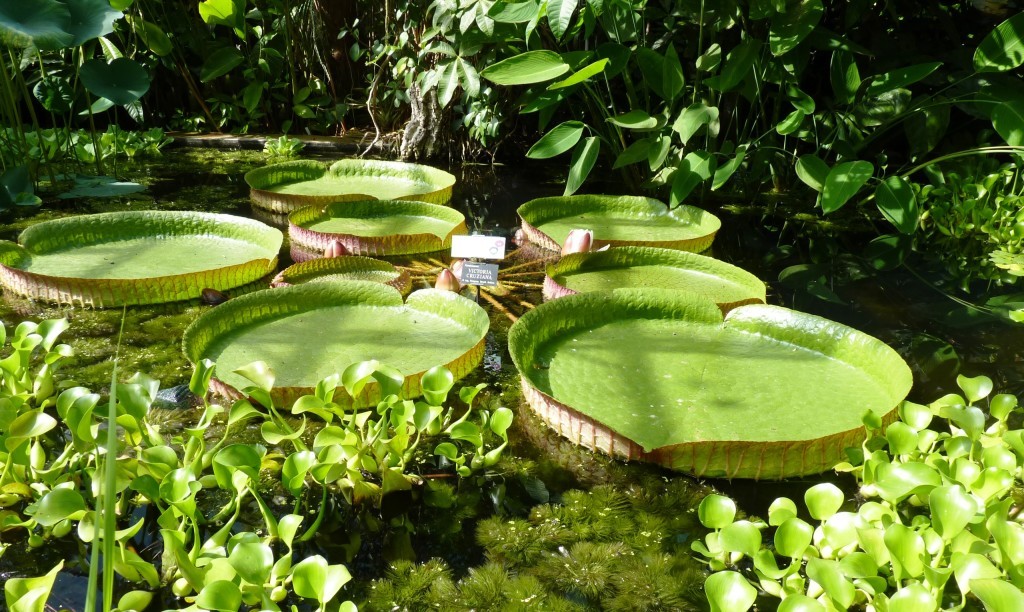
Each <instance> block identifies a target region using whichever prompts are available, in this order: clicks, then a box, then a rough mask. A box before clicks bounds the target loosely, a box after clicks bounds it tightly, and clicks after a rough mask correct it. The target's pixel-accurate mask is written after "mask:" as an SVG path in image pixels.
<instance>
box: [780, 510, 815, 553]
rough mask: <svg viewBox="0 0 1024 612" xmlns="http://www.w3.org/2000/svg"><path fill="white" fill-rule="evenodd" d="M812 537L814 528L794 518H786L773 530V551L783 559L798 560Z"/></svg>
mask: <svg viewBox="0 0 1024 612" xmlns="http://www.w3.org/2000/svg"><path fill="white" fill-rule="evenodd" d="M813 537H814V527H811V525H810V524H808V523H807V522H806V521H804V520H803V519H800V518H797V517H795V516H794V517H791V518H788V519H786V521H785V522H783V523H782V524H781V525H779V528H778V529H776V530H775V550H776V551H777V552H778V553H779V554H780V555H783V556H785V557H789V558H791V559H799V558H801V557H803V554H804V551H805V550H807V547H808V546H810V544H811V539H812V538H813Z"/></svg>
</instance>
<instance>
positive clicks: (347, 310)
mask: <svg viewBox="0 0 1024 612" xmlns="http://www.w3.org/2000/svg"><path fill="white" fill-rule="evenodd" d="M488 325H489V320H488V317H487V313H485V312H484V310H483V309H482V308H481V307H480V306H478V305H477V304H476V303H475V302H473V301H471V300H468V299H466V298H463V297H461V296H459V295H458V294H456V293H453V292H451V291H439V290H436V289H421V290H419V291H416V292H413V293H412V294H411V295H410V296H409V298H408V300H407V301H406V302H405V303H404V304H403V303H402V296H401V295H400V294H399V293H398V291H396V290H395V289H394V288H392V287H388V286H386V285H382V284H379V283H373V282H368V281H340V282H334V283H307V284H303V285H294V286H291V287H283V288H280V289H268V290H265V291H257V292H254V293H250V294H248V295H243V296H241V297H237V298H234V299H233V300H230V301H228V302H225V303H224V304H221V305H220V306H217V307H216V308H213V309H211V310H210V311H209V312H206V313H204V314H203V315H202V316H200V317H199V318H198V319H196V321H195V322H194V323H193V324H192V325H190V326H189V328H188V329H187V330H185V338H184V349H185V355H186V356H187V357H188V358H189V359H190V360H191V361H192V362H193V363H198V362H199V361H200V360H202V359H212V360H214V361H216V362H217V375H216V376H217V380H218V381H219V382H217V383H216V384H215V389H217V390H218V391H220V392H222V393H225V394H227V395H229V396H232V395H237V390H238V389H242V388H244V387H246V386H248V385H249V384H250V383H248V382H246V380H245V379H244V378H242V377H241V376H239V375H238V374H235V373H234V370H235V369H237V368H239V367H241V366H243V365H246V364H248V363H251V362H253V361H264V362H266V363H267V364H268V365H269V366H270V368H271V369H272V370H273V371H274V373H275V375H276V382H275V384H274V396H275V401H278V402H280V403H281V404H282V405H287V404H289V403H291V402H292V401H294V400H295V399H296V398H297V397H299V396H300V395H303V394H308V393H312V392H313V388H314V387H315V386H316V383H317V382H318V381H319V380H320V379H322V378H324V377H325V376H329V375H331V374H334V373H338V372H342V371H344V370H345V368H347V367H348V366H349V365H351V364H353V363H356V362H360V361H366V360H370V359H376V360H378V361H380V362H381V363H385V364H387V365H389V366H391V367H393V368H396V369H397V370H398V371H400V372H402V373H403V374H405V375H406V379H405V384H404V387H403V394H404V395H405V397H407V398H411V397H416V396H418V395H419V394H420V388H419V385H420V376H422V374H423V373H424V372H425V371H426V370H429V369H430V368H432V367H434V366H440V365H443V366H446V367H448V369H450V370H451V371H452V373H453V374H454V375H455V377H456V378H461V377H463V376H465V375H466V374H468V373H469V372H470V371H471V370H473V368H475V367H476V366H477V365H478V364H479V363H480V360H481V359H482V358H483V353H484V337H485V336H486V334H487V328H488ZM343 395H345V394H341V393H339V394H338V395H337V396H335V401H339V402H341V401H344V400H343V399H341V398H339V396H343ZM379 396H380V389H379V387H378V386H377V385H376V384H373V385H369V386H368V387H367V388H366V389H364V391H363V392H362V393H360V394H359V395H358V396H357V397H356V398H355V399H354V402H353V403H354V405H356V406H359V407H363V406H371V405H375V404H376V403H377V401H378V400H379Z"/></svg>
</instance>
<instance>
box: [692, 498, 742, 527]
mask: <svg viewBox="0 0 1024 612" xmlns="http://www.w3.org/2000/svg"><path fill="white" fill-rule="evenodd" d="M697 517H698V518H699V519H700V523H701V525H704V526H705V527H708V528H710V529H721V528H723V527H725V526H727V525H731V524H732V521H733V519H735V518H736V502H734V501H733V500H731V499H729V498H728V497H726V496H724V495H716V494H711V495H708V496H707V497H705V498H704V499H702V500H701V502H700V505H699V506H698V507H697Z"/></svg>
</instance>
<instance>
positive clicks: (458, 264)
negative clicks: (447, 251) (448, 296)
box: [448, 259, 466, 283]
mask: <svg viewBox="0 0 1024 612" xmlns="http://www.w3.org/2000/svg"><path fill="white" fill-rule="evenodd" d="M465 264H466V262H465V260H462V259H454V260H452V265H450V266H448V268H449V269H451V271H452V274H454V275H455V278H457V279H459V282H460V283H461V282H462V266H464V265H465Z"/></svg>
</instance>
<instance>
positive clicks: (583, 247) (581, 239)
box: [562, 229, 594, 255]
mask: <svg viewBox="0 0 1024 612" xmlns="http://www.w3.org/2000/svg"><path fill="white" fill-rule="evenodd" d="M593 243H594V232H592V231H591V230H588V229H574V230H572V231H570V232H569V235H568V236H567V237H566V238H565V244H563V245H562V255H568V254H569V253H586V252H588V251H590V245H591V244H593Z"/></svg>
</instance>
